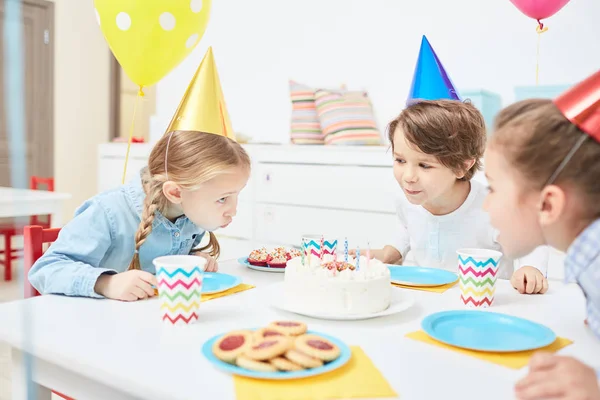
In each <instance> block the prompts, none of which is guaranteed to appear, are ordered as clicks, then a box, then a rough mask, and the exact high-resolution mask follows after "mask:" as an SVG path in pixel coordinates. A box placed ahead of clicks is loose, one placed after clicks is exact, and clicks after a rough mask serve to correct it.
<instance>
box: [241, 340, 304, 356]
mask: <svg viewBox="0 0 600 400" xmlns="http://www.w3.org/2000/svg"><path fill="white" fill-rule="evenodd" d="M292 345H293V343H292V340H291V339H290V338H289V337H287V336H270V337H268V338H265V339H263V340H261V341H259V342H254V344H253V345H252V346H250V347H248V348H246V350H245V351H244V355H245V356H246V357H248V358H250V359H252V360H257V361H265V360H270V359H271V358H275V357H279V356H280V355H282V354H284V353H285V352H286V351H288V350H289V349H290V348H291V347H292Z"/></svg>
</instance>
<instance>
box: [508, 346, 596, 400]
mask: <svg viewBox="0 0 600 400" xmlns="http://www.w3.org/2000/svg"><path fill="white" fill-rule="evenodd" d="M515 394H516V396H517V398H518V399H520V400H530V399H531V400H534V399H563V400H567V399H568V400H584V399H585V400H600V387H598V377H597V376H596V372H595V371H594V370H593V369H592V368H590V367H588V366H587V365H585V364H583V363H582V362H580V361H577V360H576V359H574V358H572V357H561V356H557V355H554V354H550V353H537V354H534V356H533V357H532V358H531V361H530V363H529V374H528V375H527V376H526V377H525V378H523V379H522V380H521V381H519V382H517V385H516V386H515Z"/></svg>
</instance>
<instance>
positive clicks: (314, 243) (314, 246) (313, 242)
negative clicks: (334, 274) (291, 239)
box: [302, 235, 338, 257]
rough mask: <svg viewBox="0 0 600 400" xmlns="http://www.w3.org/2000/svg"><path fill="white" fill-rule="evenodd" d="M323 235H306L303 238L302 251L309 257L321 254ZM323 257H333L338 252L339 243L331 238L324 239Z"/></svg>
mask: <svg viewBox="0 0 600 400" xmlns="http://www.w3.org/2000/svg"><path fill="white" fill-rule="evenodd" d="M322 237H323V236H321V235H304V236H302V243H303V244H302V251H303V252H304V254H305V255H307V256H308V253H311V254H312V255H313V256H315V257H319V255H320V254H321V238H322ZM324 239H325V240H324V242H323V243H324V246H323V255H327V254H329V255H333V253H335V252H336V251H337V245H338V241H337V239H333V238H331V237H327V236H325V237H324Z"/></svg>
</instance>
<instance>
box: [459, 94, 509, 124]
mask: <svg viewBox="0 0 600 400" xmlns="http://www.w3.org/2000/svg"><path fill="white" fill-rule="evenodd" d="M460 95H461V97H462V99H463V101H464V100H467V99H469V100H470V101H471V103H473V105H474V106H475V107H477V109H478V110H479V111H480V112H481V113H482V114H483V118H484V119H485V124H486V125H487V128H488V131H489V130H490V129H491V128H492V124H493V123H494V117H495V116H496V114H497V113H498V111H500V109H501V108H502V98H501V97H500V95H499V94H497V93H493V92H490V91H488V90H482V89H480V90H463V91H461V92H460Z"/></svg>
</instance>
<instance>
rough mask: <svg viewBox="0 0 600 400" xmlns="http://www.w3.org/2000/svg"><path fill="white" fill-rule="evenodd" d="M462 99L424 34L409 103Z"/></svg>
mask: <svg viewBox="0 0 600 400" xmlns="http://www.w3.org/2000/svg"><path fill="white" fill-rule="evenodd" d="M441 99H450V100H460V97H459V95H458V92H457V91H456V89H454V85H453V84H452V80H451V79H450V77H449V76H448V73H447V72H446V70H445V69H444V66H443V65H442V63H441V61H440V59H439V58H438V56H437V55H436V54H435V51H434V50H433V47H431V44H430V43H429V41H428V40H427V37H425V35H423V39H422V40H421V49H420V50H419V58H418V60H417V66H416V67H415V74H414V76H413V81H412V85H411V87H410V93H409V95H408V100H407V104H412V103H414V102H415V101H418V100H441Z"/></svg>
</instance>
